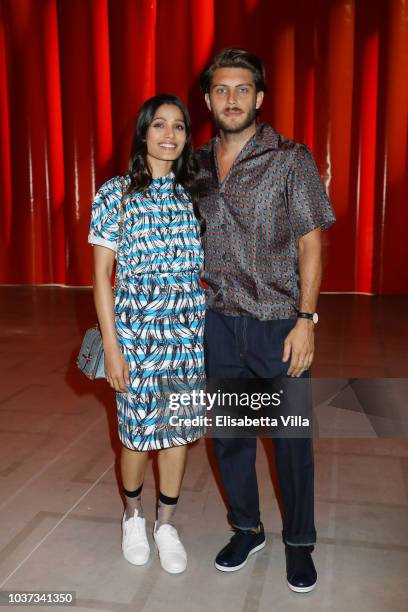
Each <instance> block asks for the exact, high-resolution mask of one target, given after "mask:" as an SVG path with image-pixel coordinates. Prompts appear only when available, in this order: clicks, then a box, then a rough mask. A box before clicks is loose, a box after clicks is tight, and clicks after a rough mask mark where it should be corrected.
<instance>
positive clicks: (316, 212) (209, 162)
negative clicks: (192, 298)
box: [196, 123, 335, 320]
mask: <svg viewBox="0 0 408 612" xmlns="http://www.w3.org/2000/svg"><path fill="white" fill-rule="evenodd" d="M217 139H218V137H215V138H214V139H212V140H211V141H210V142H209V143H208V144H206V145H204V146H203V147H201V148H200V149H198V150H197V151H196V158H197V161H198V164H199V168H200V182H201V183H202V184H203V185H204V186H205V189H204V193H203V195H202V196H201V198H200V203H199V207H200V213H201V215H202V217H203V218H204V219H205V222H206V231H205V236H204V250H205V271H204V274H203V280H204V281H205V283H206V297H207V306H208V307H209V308H211V309H212V310H216V311H218V312H222V313H223V314H226V315H250V316H252V317H254V318H256V319H260V320H270V319H286V318H290V317H293V316H295V315H296V311H297V309H298V306H299V297H300V279H299V271H298V240H299V238H300V237H301V236H303V235H305V234H307V233H309V232H311V231H312V230H314V229H316V228H318V227H320V228H322V229H325V228H327V227H329V226H330V225H331V224H332V223H334V221H335V215H334V212H333V209H332V207H331V204H330V202H329V199H328V197H327V195H326V192H325V189H324V185H323V182H322V180H321V178H320V175H319V172H318V170H317V167H316V164H315V162H314V159H313V156H312V154H311V152H310V150H309V149H308V148H307V147H306V145H303V144H299V143H296V142H293V141H292V140H289V139H288V138H285V137H284V136H281V135H280V134H278V133H276V132H275V131H274V130H273V129H272V128H271V127H270V126H269V125H268V124H266V123H261V124H259V125H258V126H257V131H256V134H254V136H253V137H252V138H251V139H250V140H249V141H248V142H247V143H246V144H245V146H244V147H243V149H242V150H241V152H240V154H239V155H238V157H237V158H236V160H235V162H234V164H233V165H232V167H231V169H230V171H229V173H228V174H227V176H226V177H225V179H224V180H223V181H222V182H221V183H220V180H219V174H218V168H217V161H216V155H215V146H216V143H217Z"/></svg>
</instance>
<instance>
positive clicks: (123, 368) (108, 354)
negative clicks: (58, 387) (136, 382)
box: [93, 245, 129, 393]
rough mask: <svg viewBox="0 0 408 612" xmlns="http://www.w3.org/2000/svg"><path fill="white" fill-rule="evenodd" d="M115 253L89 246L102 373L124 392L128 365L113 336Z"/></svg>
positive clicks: (114, 335)
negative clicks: (102, 363)
mask: <svg viewBox="0 0 408 612" xmlns="http://www.w3.org/2000/svg"><path fill="white" fill-rule="evenodd" d="M114 259H115V253H114V251H113V250H112V249H108V248H106V247H103V246H98V245H94V247H93V261H94V266H93V294H94V301H95V308H96V313H97V315H98V321H99V326H100V329H101V333H102V340H103V349H104V353H105V374H106V379H107V381H108V383H109V384H110V386H111V387H112V388H113V389H115V390H116V391H120V392H122V393H123V392H125V391H126V387H125V385H127V384H129V368H128V364H127V361H126V360H125V359H124V357H123V355H122V352H121V350H120V346H119V343H118V340H117V336H116V328H115V316H114V300H113V295H112V287H111V277H112V269H113V262H114Z"/></svg>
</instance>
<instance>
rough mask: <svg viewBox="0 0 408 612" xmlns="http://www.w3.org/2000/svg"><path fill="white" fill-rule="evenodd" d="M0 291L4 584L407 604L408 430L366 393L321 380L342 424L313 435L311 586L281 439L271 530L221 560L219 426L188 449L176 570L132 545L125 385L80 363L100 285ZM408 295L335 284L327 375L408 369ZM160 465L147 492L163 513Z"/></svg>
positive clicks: (260, 607) (322, 604)
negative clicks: (291, 581) (381, 415)
mask: <svg viewBox="0 0 408 612" xmlns="http://www.w3.org/2000/svg"><path fill="white" fill-rule="evenodd" d="M0 299H1V304H2V312H3V314H2V319H1V323H0V325H1V335H0V343H1V349H2V350H1V352H0V355H1V356H0V359H1V372H2V386H1V390H0V459H1V462H0V486H1V489H0V495H1V497H0V525H1V528H0V588H1V589H2V590H14V589H15V590H26V591H27V590H30V589H35V590H48V589H52V590H74V591H76V593H77V604H76V608H75V609H76V610H78V612H84V611H86V610H100V611H104V610H109V611H115V612H116V611H125V610H129V611H137V612H142V611H143V612H158V611H159V610H162V611H164V612H176V611H177V612H196V611H197V612H201V611H207V610H209V609H211V610H214V611H215V612H218V611H219V612H233V611H234V612H235V611H242V612H255V611H260V612H264V611H265V612H270V611H274V612H275V611H276V612H280V611H282V612H292V611H295V610H302V612H303V611H309V610H310V611H312V610H313V612H319V611H322V612H337V611H339V612H344V611H345V610H347V612H364V611H367V612H377V611H378V612H379V611H381V612H399V611H401V612H402V611H405V610H407V608H408V587H407V579H406V576H407V567H408V529H407V527H408V512H407V510H408V440H407V438H402V437H399V438H391V437H390V438H378V437H377V436H376V433H375V431H376V425H375V423H374V424H373V422H372V421H370V420H369V419H367V418H366V417H365V415H364V414H362V413H360V412H359V411H358V410H355V409H351V410H350V411H348V416H349V417H350V418H351V420H347V422H343V421H342V418H343V415H344V414H345V413H347V410H346V411H345V410H344V409H342V408H339V407H338V406H337V407H336V405H334V406H333V405H332V404H333V403H332V404H331V405H330V404H328V403H327V402H326V403H324V401H323V396H322V402H321V403H320V404H319V407H318V409H317V410H316V414H317V416H318V420H319V432H320V435H321V436H323V435H324V436H330V437H320V438H316V439H315V459H316V522H317V529H318V536H319V542H318V545H317V547H316V550H315V553H314V559H315V563H316V566H317V569H318V572H319V582H318V586H317V588H316V589H315V591H313V592H312V593H310V594H306V595H299V594H295V593H292V592H291V591H289V589H288V588H287V586H286V582H285V574H284V551H283V547H282V543H281V540H280V535H279V534H280V530H281V519H280V514H279V511H278V506H277V503H276V497H275V493H274V487H273V484H272V482H271V478H270V473H271V445H270V442H269V441H266V442H265V441H263V442H261V443H259V453H258V474H259V482H260V488H261V503H262V515H263V521H264V524H265V528H266V530H267V538H268V546H266V547H265V549H264V550H263V551H262V552H260V553H258V554H257V555H254V557H253V558H251V560H250V561H249V562H248V564H247V566H246V567H245V568H244V569H242V570H241V571H239V572H237V573H233V574H230V575H229V574H227V575H224V574H222V573H220V572H217V570H216V569H214V567H213V558H214V556H215V554H216V553H217V551H218V549H219V548H220V546H221V545H223V544H224V543H225V542H226V541H227V539H228V537H229V533H228V530H227V526H226V522H225V508H224V506H223V503H222V498H221V496H220V492H219V490H218V487H217V485H216V481H215V479H214V476H213V469H214V462H213V458H212V452H211V443H210V441H201V442H200V443H198V444H195V445H194V446H193V447H192V448H191V450H190V459H189V465H188V469H187V474H186V477H185V483H184V487H183V492H182V496H181V499H180V503H179V508H178V511H177V517H178V523H179V525H182V527H181V529H180V531H181V533H182V538H183V541H184V543H185V546H186V548H187V551H188V554H189V564H188V570H187V572H185V573H184V574H182V575H178V576H170V575H168V574H166V573H164V572H163V571H162V570H161V568H160V565H159V561H158V559H157V557H156V555H155V554H153V555H152V556H151V560H150V561H149V563H148V564H147V565H146V566H144V567H140V568H137V567H134V566H131V565H129V564H128V563H127V562H126V561H124V559H123V558H122V556H121V550H120V519H121V515H122V508H123V506H122V501H121V498H120V495H119V488H118V469H117V460H116V458H117V456H118V451H119V445H118V442H117V438H116V425H115V412H114V403H113V394H112V392H111V391H110V390H109V389H108V387H107V385H106V383H104V382H103V381H98V382H94V383H91V382H88V381H87V380H86V379H85V378H84V377H82V375H81V374H80V373H79V372H77V370H76V368H75V365H74V358H75V355H76V351H77V349H78V343H79V341H80V338H81V335H82V332H83V330H84V329H85V328H86V326H87V325H88V324H92V323H93V321H94V314H93V307H92V298H91V293H90V291H89V290H72V289H71V290H70V289H62V288H46V287H42V288H32V287H31V288H30V287H25V288H24V287H15V288H13V287H1V288H0ZM407 306H408V297H390V298H381V299H380V298H370V297H363V296H360V297H355V296H345V295H330V296H329V295H327V296H322V298H321V302H320V309H319V310H320V313H321V323H320V324H319V329H318V340H317V345H318V348H317V358H316V363H315V368H314V374H315V376H318V377H319V376H320V377H330V378H332V379H347V378H350V377H393V378H399V377H402V378H407V377H408V352H407V339H408V330H407V326H406V323H405V321H406V312H407ZM401 322H404V327H403V325H402V323H401ZM322 393H323V395H324V393H325V392H324V389H323V391H322ZM343 401H346V402H348V401H349V399H348V397H346V400H343ZM334 404H335V402H334ZM403 408H404V409H405V406H404V407H403ZM319 411H320V412H319ZM333 423H334V425H333ZM353 431H355V432H359V436H360V437H359V438H356V437H355V436H354V437H350V435H351V434H352V432H353ZM401 431H402V430H401ZM336 432H340V433H341V435H339V436H338V437H333V435H335V434H336ZM404 435H405V434H404ZM150 468H151V466H149V470H148V476H147V480H146V484H145V488H144V506H145V510H146V515H147V517H148V519H149V525H150V527H152V524H153V517H154V503H155V485H154V478H153V471H152V469H150ZM272 472H273V465H272ZM3 609H5V610H6V609H14V608H11V607H7V606H6V607H4V608H3ZM34 609H45V608H39V607H37V608H34ZM48 609H50V608H48ZM51 609H52V608H51ZM55 609H56V610H58V609H60V608H55Z"/></svg>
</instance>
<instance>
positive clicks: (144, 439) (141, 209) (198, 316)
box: [88, 173, 205, 451]
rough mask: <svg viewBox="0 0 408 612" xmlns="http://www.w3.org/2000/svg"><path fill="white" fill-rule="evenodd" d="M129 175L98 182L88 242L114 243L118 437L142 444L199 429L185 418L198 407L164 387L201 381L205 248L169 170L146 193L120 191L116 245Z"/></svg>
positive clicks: (172, 440) (133, 445) (197, 385)
mask: <svg viewBox="0 0 408 612" xmlns="http://www.w3.org/2000/svg"><path fill="white" fill-rule="evenodd" d="M129 182H130V178H129V177H115V178H112V179H110V180H109V181H107V182H106V183H105V184H104V185H102V187H101V188H100V189H99V191H98V192H97V194H96V196H95V199H94V201H93V204H92V215H91V226H90V233H89V236H88V242H90V243H91V244H95V245H101V246H104V247H107V248H109V249H113V250H114V251H118V252H117V255H116V256H117V259H118V273H117V290H116V296H115V323H116V330H117V335H118V340H119V343H120V346H121V349H122V352H123V355H124V357H125V359H126V360H127V362H128V364H129V374H130V384H129V385H128V386H127V392H126V393H116V403H117V411H118V429H119V437H120V439H121V442H122V443H123V444H124V445H125V446H126V447H128V448H130V449H132V450H141V451H148V450H151V449H161V448H169V447H171V446H179V445H182V444H188V443H190V442H192V441H194V440H196V439H198V438H199V437H201V436H202V435H203V434H204V430H203V428H202V427H201V426H199V425H197V420H196V423H195V424H194V425H191V424H189V421H188V420H187V419H194V418H195V417H197V416H199V415H200V413H202V407H201V408H200V407H199V406H198V405H196V404H195V403H194V402H193V403H190V404H189V405H187V406H183V407H182V408H179V409H178V410H176V411H174V405H173V408H172V409H169V396H170V394H172V393H177V394H179V393H185V392H188V391H191V390H192V389H195V390H199V389H202V388H203V383H204V378H205V374H204V355H203V328H204V316H205V301H204V293H203V289H202V286H201V281H200V278H199V272H200V269H201V267H202V265H203V252H202V249H201V242H200V236H199V226H198V222H197V220H196V218H195V216H194V212H193V206H192V203H191V201H190V199H189V197H188V195H187V193H186V192H185V190H184V189H183V188H182V187H181V186H180V185H176V186H175V185H174V174H173V173H170V174H169V175H168V176H166V177H162V178H157V179H153V180H152V182H151V184H150V186H149V188H148V191H147V192H146V193H144V194H143V193H136V194H133V195H131V196H126V198H125V206H124V214H123V222H122V236H121V240H120V244H119V249H118V237H119V215H120V206H121V198H122V190H123V188H124V187H125V188H126V187H127V186H128V185H129ZM173 397H174V396H173ZM180 410H181V412H180ZM171 416H173V419H170V417H171ZM174 417H177V418H176V419H175V418H174ZM186 422H187V424H186ZM171 423H172V424H171Z"/></svg>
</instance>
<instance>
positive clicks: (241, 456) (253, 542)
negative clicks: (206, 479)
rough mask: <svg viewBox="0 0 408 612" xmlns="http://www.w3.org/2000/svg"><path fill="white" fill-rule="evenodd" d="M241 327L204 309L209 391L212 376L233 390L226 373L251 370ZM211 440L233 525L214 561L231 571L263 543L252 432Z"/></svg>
mask: <svg viewBox="0 0 408 612" xmlns="http://www.w3.org/2000/svg"><path fill="white" fill-rule="evenodd" d="M242 327H243V326H242V318H241V317H227V316H224V315H221V314H218V313H215V312H212V311H208V312H207V315H206V324H205V336H204V348H205V358H206V370H207V376H208V378H209V388H208V390H209V391H210V392H211V391H214V392H215V391H217V389H216V387H218V386H219V385H218V382H217V381H219V383H220V385H221V386H222V389H220V390H221V391H224V392H225V391H229V392H234V391H236V390H237V389H236V385H234V383H233V382H231V379H242V378H247V377H249V376H251V373H250V372H248V371H246V369H245V366H244V364H243V361H242ZM222 379H224V380H222ZM213 446H214V451H215V455H216V459H217V464H218V468H219V471H220V475H221V479H222V482H223V486H224V489H225V493H226V496H227V501H228V518H229V521H230V523H231V524H232V525H233V527H235V528H236V530H237V531H236V533H235V535H234V536H233V538H232V539H231V542H230V543H229V544H227V546H225V547H224V548H223V549H222V550H221V551H220V553H219V554H218V555H217V558H216V562H215V566H216V567H217V569H220V570H222V571H234V570H237V569H240V568H241V567H243V565H245V563H246V560H247V558H248V556H249V555H250V554H252V553H254V552H256V551H257V550H260V549H261V548H263V546H264V545H265V536H264V533H263V527H262V525H260V514H259V494H258V483H257V477H256V470H255V461H256V438H227V437H226V438H214V439H213Z"/></svg>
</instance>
